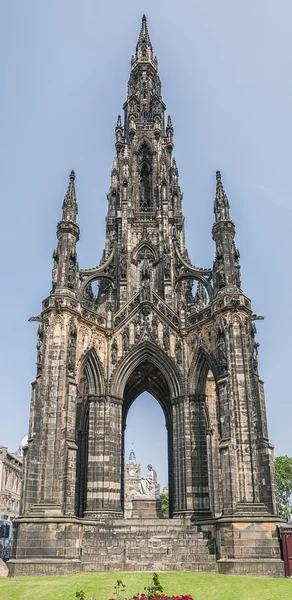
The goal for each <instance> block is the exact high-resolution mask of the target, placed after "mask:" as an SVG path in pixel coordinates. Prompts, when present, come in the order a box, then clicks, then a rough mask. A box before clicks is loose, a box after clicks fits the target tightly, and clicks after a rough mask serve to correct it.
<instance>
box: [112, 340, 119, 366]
mask: <svg viewBox="0 0 292 600" xmlns="http://www.w3.org/2000/svg"><path fill="white" fill-rule="evenodd" d="M117 357H118V344H117V340H114V341H113V343H112V364H113V365H115V364H116V362H117Z"/></svg>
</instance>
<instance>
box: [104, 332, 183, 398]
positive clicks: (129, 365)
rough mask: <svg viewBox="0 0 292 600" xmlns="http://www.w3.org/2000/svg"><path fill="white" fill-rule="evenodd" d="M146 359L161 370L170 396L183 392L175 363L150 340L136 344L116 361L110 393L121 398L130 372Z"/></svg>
mask: <svg viewBox="0 0 292 600" xmlns="http://www.w3.org/2000/svg"><path fill="white" fill-rule="evenodd" d="M146 361H147V362H149V363H151V364H152V365H154V366H155V367H156V369H157V370H158V371H160V372H161V374H162V376H163V377H164V379H165V381H166V383H167V386H168V389H169V395H170V398H176V397H178V396H181V395H182V394H183V383H182V378H181V375H180V372H179V371H178V369H177V367H176V365H175V364H174V362H173V361H172V359H171V358H170V357H169V356H168V355H167V354H166V353H165V352H164V351H163V350H161V348H159V346H157V344H155V343H154V342H151V341H150V340H146V341H145V342H142V343H141V344H137V345H136V346H135V347H134V348H133V349H132V350H131V351H130V352H128V354H126V356H125V357H124V358H123V359H122V360H121V361H120V362H119V363H118V365H117V367H116V369H115V371H114V373H113V376H112V379H111V394H112V395H113V396H117V397H119V398H122V397H123V394H124V391H125V387H126V385H127V382H128V380H129V379H130V376H131V374H132V373H133V372H134V371H135V370H136V369H137V368H138V367H139V365H141V364H143V363H145V362H146Z"/></svg>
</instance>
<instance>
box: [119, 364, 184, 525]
mask: <svg viewBox="0 0 292 600" xmlns="http://www.w3.org/2000/svg"><path fill="white" fill-rule="evenodd" d="M157 404H158V405H159V407H158V406H157ZM122 429H123V435H122V465H123V466H124V465H125V466H124V468H123V470H122V490H121V494H122V495H121V498H122V508H123V511H124V516H125V517H130V516H131V514H130V513H131V499H132V498H133V497H134V496H135V495H136V494H135V490H137V489H138V495H139V483H140V481H141V477H146V475H147V473H146V471H147V469H146V468H145V467H146V465H147V464H150V465H152V466H153V469H154V471H157V474H158V483H160V493H161V492H162V489H163V488H166V486H167V488H168V501H169V513H168V516H169V517H170V518H171V516H172V471H173V456H172V455H173V444H172V419H171V404H170V390H169V386H168V383H167V381H166V379H165V377H164V375H163V374H162V373H161V371H160V370H159V369H158V368H157V367H156V366H155V365H154V364H153V363H152V362H150V361H149V360H147V359H146V360H145V361H144V362H143V363H142V364H140V365H138V366H137V367H136V368H135V369H134V371H133V372H132V373H131V375H130V377H129V380H128V382H127V384H126V386H125V389H124V397H123V411H122ZM132 443H133V444H134V443H135V446H134V449H135V454H136V457H135V458H136V460H137V462H136V465H139V463H140V460H141V463H142V465H141V466H142V469H139V467H138V466H135V465H134V464H132V465H131V464H130V461H128V457H129V458H130V449H131V444H132ZM155 449H156V451H157V452H158V453H159V454H157V456H156V458H155ZM147 451H148V452H149V459H148V458H147ZM140 457H141V458H140ZM127 461H128V462H127ZM131 478H133V484H132V483H131ZM142 484H143V482H142ZM141 491H142V490H141V486H140V492H141ZM129 494H130V496H131V498H130V501H129Z"/></svg>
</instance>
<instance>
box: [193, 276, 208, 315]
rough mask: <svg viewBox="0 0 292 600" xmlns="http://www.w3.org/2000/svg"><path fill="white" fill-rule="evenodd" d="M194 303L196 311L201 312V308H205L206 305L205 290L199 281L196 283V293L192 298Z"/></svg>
mask: <svg viewBox="0 0 292 600" xmlns="http://www.w3.org/2000/svg"><path fill="white" fill-rule="evenodd" d="M194 303H195V306H196V308H197V310H202V308H205V306H206V304H207V294H206V290H205V288H204V286H203V284H202V283H201V281H199V282H198V286H197V291H196V294H195V298H194Z"/></svg>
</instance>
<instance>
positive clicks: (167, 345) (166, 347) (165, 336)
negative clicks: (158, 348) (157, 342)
mask: <svg viewBox="0 0 292 600" xmlns="http://www.w3.org/2000/svg"><path fill="white" fill-rule="evenodd" d="M163 348H164V350H165V352H169V349H170V340H169V328H168V327H167V325H163Z"/></svg>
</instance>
